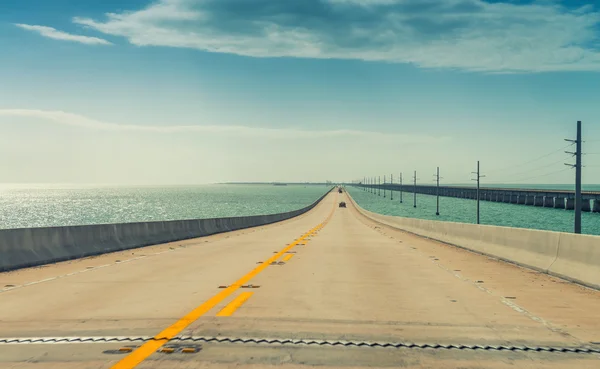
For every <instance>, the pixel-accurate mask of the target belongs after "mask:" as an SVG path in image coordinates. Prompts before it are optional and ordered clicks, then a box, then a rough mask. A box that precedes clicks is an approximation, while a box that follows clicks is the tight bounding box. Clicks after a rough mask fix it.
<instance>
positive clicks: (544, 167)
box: [495, 159, 564, 178]
mask: <svg viewBox="0 0 600 369" xmlns="http://www.w3.org/2000/svg"><path fill="white" fill-rule="evenodd" d="M563 161H564V159H560V160H558V161H555V162H552V163H550V164H547V165H543V166H541V167H537V168H534V169H530V170H526V171H523V172H519V173H514V174H511V175H510V176H511V177H513V176H514V177H519V176H521V175H523V174H529V173H531V172H536V171H538V170H541V169H546V168H548V167H551V166H554V165H556V164H558V163H562V162H563ZM495 177H496V178H497V177H498V176H495Z"/></svg>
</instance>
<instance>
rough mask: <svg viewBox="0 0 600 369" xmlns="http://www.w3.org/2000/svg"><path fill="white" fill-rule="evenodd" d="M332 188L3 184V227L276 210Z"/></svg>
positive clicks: (291, 207)
mask: <svg viewBox="0 0 600 369" xmlns="http://www.w3.org/2000/svg"><path fill="white" fill-rule="evenodd" d="M330 188H331V186H325V185H287V186H274V185H203V186H168V187H150V186H148V187H109V186H74V185H0V229H8V228H28V227H52V226H66V225H88V224H106V223H128V222H146V221H158V220H179V219H199V218H220V217H233V216H246V215H262V214H273V213H281V212H286V211H291V210H296V209H300V208H302V207H305V206H307V205H310V204H311V203H313V202H314V201H315V200H317V199H318V198H319V197H320V196H322V195H323V194H324V193H325V192H326V191H327V190H328V189H330Z"/></svg>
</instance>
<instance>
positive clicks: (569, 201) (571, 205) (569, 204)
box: [565, 198, 575, 210]
mask: <svg viewBox="0 0 600 369" xmlns="http://www.w3.org/2000/svg"><path fill="white" fill-rule="evenodd" d="M565 209H567V210H575V199H573V198H568V199H567V207H566V208H565Z"/></svg>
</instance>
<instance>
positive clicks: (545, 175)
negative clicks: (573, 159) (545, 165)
mask: <svg viewBox="0 0 600 369" xmlns="http://www.w3.org/2000/svg"><path fill="white" fill-rule="evenodd" d="M569 169H571V168H564V169H561V170H558V171H554V172H550V173H546V174H542V175H539V176H533V177H529V178H522V179H519V180H517V181H510V182H507V184H508V183H520V182H523V181H528V180H530V179H536V178H542V177H547V176H549V175H552V174H558V173H562V172H566V171H567V170H569Z"/></svg>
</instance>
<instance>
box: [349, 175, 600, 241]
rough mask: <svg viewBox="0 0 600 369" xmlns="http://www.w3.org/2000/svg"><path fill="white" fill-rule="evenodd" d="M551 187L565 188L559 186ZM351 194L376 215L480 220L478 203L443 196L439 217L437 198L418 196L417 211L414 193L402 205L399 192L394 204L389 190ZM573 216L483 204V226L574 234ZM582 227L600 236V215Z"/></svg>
mask: <svg viewBox="0 0 600 369" xmlns="http://www.w3.org/2000/svg"><path fill="white" fill-rule="evenodd" d="M502 186H506V185H498V187H502ZM520 187H523V186H520ZM550 187H551V188H555V189H562V188H565V187H561V186H560V185H552V186H550ZM550 187H547V188H550ZM532 188H543V187H542V186H535V187H532ZM588 189H589V190H590V191H591V190H600V186H588ZM348 192H349V193H350V194H351V195H352V197H353V198H354V200H356V202H357V203H358V204H359V205H360V206H362V207H363V208H365V209H367V210H369V211H372V212H375V213H380V214H385V215H395V216H401V217H410V218H420V219H430V220H443V221H451V222H462V223H476V221H477V218H476V216H477V215H476V214H477V210H476V209H477V201H475V200H468V199H457V198H454V197H440V215H439V216H436V215H435V211H436V197H435V196H431V195H421V194H417V208H414V207H413V194H412V193H406V192H405V193H404V194H403V203H400V201H399V193H398V192H394V200H393V201H392V200H390V194H389V191H388V192H387V197H386V198H383V192H382V194H381V196H377V195H374V194H371V193H369V192H365V191H363V190H362V189H360V188H357V187H348ZM573 217H574V212H573V211H570V210H561V209H553V208H543V207H535V206H525V205H516V204H505V203H499V202H490V201H481V202H480V219H481V224H489V225H498V226H505V227H519V228H533V229H543V230H548V231H559V232H573ZM581 228H582V233H586V234H594V235H600V214H598V213H586V212H584V213H583V214H582V215H581Z"/></svg>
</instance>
